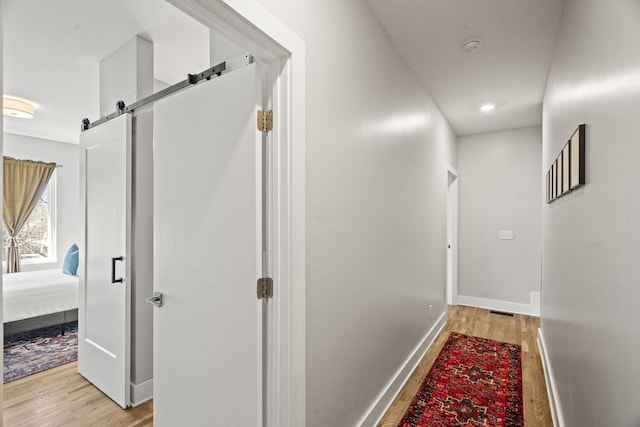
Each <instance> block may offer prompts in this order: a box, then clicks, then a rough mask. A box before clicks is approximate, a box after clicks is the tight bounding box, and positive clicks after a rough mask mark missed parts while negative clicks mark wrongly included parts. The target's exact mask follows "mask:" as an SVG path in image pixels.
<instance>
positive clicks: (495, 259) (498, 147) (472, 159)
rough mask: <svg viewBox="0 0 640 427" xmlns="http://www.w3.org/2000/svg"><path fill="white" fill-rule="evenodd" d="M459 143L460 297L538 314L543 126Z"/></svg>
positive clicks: (464, 301)
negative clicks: (505, 235) (503, 235)
mask: <svg viewBox="0 0 640 427" xmlns="http://www.w3.org/2000/svg"><path fill="white" fill-rule="evenodd" d="M458 142H459V160H458V171H459V172H460V233H459V236H460V237H459V251H460V255H459V256H460V261H459V265H460V267H459V285H458V293H459V298H458V302H459V303H461V304H469V305H477V306H481V307H485V308H493V309H498V310H508V311H515V312H521V313H525V314H539V312H537V310H538V309H539V293H540V249H541V242H540V240H541V239H540V227H541V212H540V201H541V199H542V188H541V185H540V162H541V157H542V128H541V127H540V126H534V127H526V128H520V129H509V130H504V131H499V132H489V133H482V134H476V135H469V136H463V137H460V138H459V140H458ZM500 230H508V231H513V234H514V238H513V240H499V239H498V232H499V231H500ZM532 292H533V293H534V300H535V301H534V302H535V304H533V305H532V301H531V299H532V295H531V294H532Z"/></svg>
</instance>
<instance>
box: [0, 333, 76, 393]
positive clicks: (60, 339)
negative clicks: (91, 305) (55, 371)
mask: <svg viewBox="0 0 640 427" xmlns="http://www.w3.org/2000/svg"><path fill="white" fill-rule="evenodd" d="M64 331H65V333H64V335H61V329H60V326H51V327H48V328H41V329H36V330H34V331H29V332H23V333H20V334H14V335H9V336H7V337H5V339H4V382H5V383H8V382H10V381H14V380H17V379H19V378H23V377H26V376H28V375H31V374H35V373H37V372H42V371H46V370H47V369H51V368H55V367H56V366H60V365H64V364H65V363H70V362H73V361H75V360H77V359H78V322H70V323H67V324H66V325H65V328H64Z"/></svg>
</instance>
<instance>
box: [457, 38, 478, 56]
mask: <svg viewBox="0 0 640 427" xmlns="http://www.w3.org/2000/svg"><path fill="white" fill-rule="evenodd" d="M480 43H482V40H480V39H471V40H467V41H465V42H464V43H462V48H463V49H464V50H465V51H467V52H469V53H471V52H474V51H476V50H477V49H478V48H479V47H480Z"/></svg>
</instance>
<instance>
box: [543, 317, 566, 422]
mask: <svg viewBox="0 0 640 427" xmlns="http://www.w3.org/2000/svg"><path fill="white" fill-rule="evenodd" d="M538 348H539V349H540V359H542V369H543V370H544V379H545V383H546V385H547V395H548V396H549V406H550V407H551V418H552V419H553V425H554V427H565V423H564V416H563V415H562V409H561V407H560V402H559V401H558V399H557V396H558V389H557V387H556V381H555V377H554V375H553V370H552V369H551V364H550V362H549V357H548V356H549V355H548V354H547V347H546V344H545V341H544V335H543V334H542V329H540V328H538Z"/></svg>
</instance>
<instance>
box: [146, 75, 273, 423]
mask: <svg viewBox="0 0 640 427" xmlns="http://www.w3.org/2000/svg"><path fill="white" fill-rule="evenodd" d="M258 89H259V88H258V79H257V69H256V65H255V64H252V65H249V66H246V67H243V68H241V69H238V70H235V71H233V72H230V73H228V74H225V75H222V76H221V77H218V78H215V79H213V80H211V81H208V82H202V83H200V84H198V85H197V86H195V87H192V88H189V89H187V90H184V91H182V92H179V93H177V94H175V95H172V96H170V97H167V98H165V99H163V100H161V101H158V102H156V104H155V107H154V289H155V291H157V292H161V293H162V294H163V295H164V305H163V306H162V307H156V308H154V404H153V408H154V425H155V426H160V427H162V426H171V427H173V426H178V425H183V426H214V425H215V426H243V427H249V426H259V425H262V316H261V313H262V312H261V310H262V304H261V302H260V301H259V300H258V299H257V298H256V279H257V278H258V277H260V274H261V249H260V248H261V246H260V244H261V239H260V236H261V227H262V219H261V218H262V216H261V215H262V214H261V173H260V170H261V169H260V165H261V150H260V147H261V145H260V144H261V137H260V133H259V132H258V131H257V129H256V123H255V122H256V108H257V107H256V100H257V99H258V96H257V94H258Z"/></svg>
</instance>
